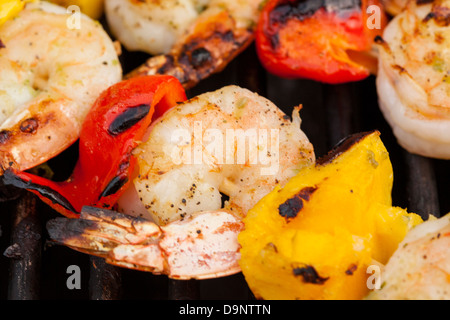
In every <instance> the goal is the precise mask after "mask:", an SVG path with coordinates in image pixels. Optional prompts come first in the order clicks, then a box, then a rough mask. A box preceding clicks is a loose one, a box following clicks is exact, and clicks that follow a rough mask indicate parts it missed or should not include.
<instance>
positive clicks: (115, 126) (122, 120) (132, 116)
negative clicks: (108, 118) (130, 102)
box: [108, 104, 150, 136]
mask: <svg viewBox="0 0 450 320" xmlns="http://www.w3.org/2000/svg"><path fill="white" fill-rule="evenodd" d="M149 112H150V105H148V104H141V105H139V106H136V107H131V108H127V109H126V110H125V111H124V112H122V113H121V114H119V115H118V116H117V117H116V118H115V119H114V120H113V121H112V122H111V124H110V125H109V128H108V133H109V134H110V135H111V136H117V135H119V134H121V133H122V132H125V131H126V130H128V129H130V128H131V127H132V126H134V125H135V124H136V123H138V122H139V121H141V120H142V119H144V118H145V117H146V116H147V115H148V113H149Z"/></svg>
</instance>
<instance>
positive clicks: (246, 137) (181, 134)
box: [119, 86, 315, 225]
mask: <svg viewBox="0 0 450 320" xmlns="http://www.w3.org/2000/svg"><path fill="white" fill-rule="evenodd" d="M300 124H301V120H300V116H299V109H298V108H295V109H294V112H293V116H292V121H291V120H290V117H288V116H286V115H285V114H284V113H283V112H282V111H281V110H280V109H278V108H277V107H276V106H275V105H274V104H273V103H272V102H270V101H268V100H267V99H265V98H263V97H261V96H259V95H257V94H256V93H253V92H251V91H249V90H247V89H243V88H240V87H237V86H226V87H224V88H222V89H219V90H217V91H214V92H209V93H205V94H202V95H199V96H197V97H195V98H193V99H191V100H188V101H187V102H184V103H182V104H180V105H178V106H177V107H175V108H173V109H171V110H169V111H168V112H167V113H166V114H165V115H164V116H163V117H162V118H160V119H159V120H157V121H156V122H155V123H154V124H153V125H152V129H151V131H150V135H149V138H148V139H147V140H146V142H144V143H142V144H141V145H139V146H138V147H137V148H136V149H135V151H134V155H135V156H136V158H137V161H138V164H139V174H138V176H137V177H136V178H135V179H134V180H133V183H134V186H132V187H130V188H129V189H128V190H127V191H126V192H125V194H124V195H123V196H122V198H120V199H119V208H120V210H121V211H123V212H125V213H128V214H138V215H142V216H143V217H145V218H148V219H152V220H154V221H155V222H156V223H158V224H160V225H164V224H167V223H169V222H173V221H175V220H179V219H181V218H183V217H185V216H188V215H190V214H192V213H194V212H198V211H215V210H220V209H221V208H222V200H223V199H222V194H224V195H226V196H227V197H229V198H228V199H227V201H226V202H225V207H224V208H225V209H228V210H232V211H233V212H235V214H236V215H238V216H241V217H244V216H245V214H246V212H247V211H248V210H249V209H250V208H251V207H253V206H254V205H255V204H256V202H257V201H259V200H260V199H261V198H262V197H263V196H264V195H266V194H267V193H269V192H270V191H271V190H272V189H273V188H274V187H275V185H276V184H283V183H284V182H286V181H287V180H288V179H289V178H291V177H292V176H294V175H295V173H296V172H297V170H299V169H300V168H302V167H303V166H306V165H311V164H312V163H314V161H315V158H314V152H313V148H312V145H311V143H310V142H309V141H308V139H307V137H306V135H305V134H304V133H303V132H302V131H301V129H300ZM133 199H138V200H140V201H133ZM136 203H137V204H138V205H140V209H139V207H137V208H136V207H134V208H133V207H131V206H132V205H134V204H136ZM142 209H143V210H142Z"/></svg>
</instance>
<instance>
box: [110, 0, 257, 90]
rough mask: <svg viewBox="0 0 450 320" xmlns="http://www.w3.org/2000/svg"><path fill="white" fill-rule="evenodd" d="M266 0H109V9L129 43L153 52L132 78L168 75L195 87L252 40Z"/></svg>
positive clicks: (124, 41)
mask: <svg viewBox="0 0 450 320" xmlns="http://www.w3.org/2000/svg"><path fill="white" fill-rule="evenodd" d="M262 2H263V1H262V0H245V1H237V0H232V1H220V0H183V1H178V0H169V1H133V0H106V2H105V11H106V17H107V20H108V24H109V26H110V27H111V31H112V33H113V34H114V35H115V36H116V38H117V39H118V40H119V41H120V42H121V43H122V44H123V45H124V47H125V48H127V49H128V50H130V51H136V50H137V51H143V52H147V53H149V54H152V55H154V56H153V57H151V58H150V59H149V60H147V62H146V63H145V64H144V65H142V66H141V67H138V68H137V69H136V70H134V71H132V72H131V73H130V74H129V75H127V77H135V76H138V75H153V74H158V73H162V74H168V75H172V76H175V77H176V78H178V80H180V82H181V83H182V84H183V86H184V87H185V88H190V87H192V86H194V85H195V84H197V83H198V82H199V81H201V80H202V79H204V78H206V77H208V76H209V75H211V74H212V73H216V72H220V71H221V70H222V69H223V68H224V67H225V66H226V65H227V64H228V63H229V62H230V61H231V60H232V59H233V58H234V57H235V56H236V55H238V54H239V53H240V52H241V51H243V50H244V49H245V48H246V47H247V46H248V45H249V44H250V43H251V42H252V41H253V37H254V28H255V26H256V22H257V20H258V17H259V8H260V5H261V3H262Z"/></svg>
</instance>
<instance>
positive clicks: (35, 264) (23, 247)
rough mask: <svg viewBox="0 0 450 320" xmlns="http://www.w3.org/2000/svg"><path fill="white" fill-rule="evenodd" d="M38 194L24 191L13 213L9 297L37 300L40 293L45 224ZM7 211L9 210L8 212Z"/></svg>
mask: <svg viewBox="0 0 450 320" xmlns="http://www.w3.org/2000/svg"><path fill="white" fill-rule="evenodd" d="M36 201H37V199H36V197H35V196H34V195H33V194H31V193H26V194H23V196H22V197H21V198H20V199H19V200H18V202H17V205H16V207H15V211H14V212H9V214H12V215H13V225H12V230H13V232H12V236H11V246H9V247H8V248H7V249H6V251H5V253H4V254H5V255H6V256H8V257H9V258H10V259H11V262H10V275H9V287H8V299H9V300H36V299H38V298H39V294H40V268H41V252H42V251H41V250H42V240H43V237H42V228H41V223H40V220H39V217H38V213H37V211H36ZM4 214H6V213H4Z"/></svg>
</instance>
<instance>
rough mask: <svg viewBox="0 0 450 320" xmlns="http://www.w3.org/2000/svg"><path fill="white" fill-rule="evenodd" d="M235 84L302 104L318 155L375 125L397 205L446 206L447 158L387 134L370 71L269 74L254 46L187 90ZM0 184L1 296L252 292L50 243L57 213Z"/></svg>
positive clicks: (423, 210) (227, 281) (131, 57)
mask: <svg viewBox="0 0 450 320" xmlns="http://www.w3.org/2000/svg"><path fill="white" fill-rule="evenodd" d="M145 57H146V56H145V55H142V54H130V53H126V52H125V53H124V54H123V56H122V60H123V61H122V62H123V65H124V69H125V70H124V71H125V72H126V71H127V70H131V69H133V68H134V67H135V66H137V65H139V64H140V63H141V62H142V61H143V60H144V59H145ZM229 84H236V85H240V86H242V87H245V88H248V89H250V90H252V91H254V92H258V93H259V94H261V95H263V96H265V97H267V98H268V99H269V100H271V101H273V102H274V103H275V104H276V105H277V106H279V107H280V108H281V109H282V110H283V111H285V112H286V113H287V114H289V115H290V114H291V112H292V108H293V107H294V106H295V105H298V104H300V103H301V104H303V109H302V111H301V113H300V115H301V118H302V120H303V123H302V129H303V131H304V132H305V133H306V134H307V136H308V137H309V139H310V140H311V142H312V143H313V145H314V147H315V151H316V155H317V156H321V155H324V154H325V153H327V152H328V151H329V150H330V149H331V148H332V147H333V146H334V145H335V144H336V143H337V142H338V141H339V140H341V139H342V138H344V137H346V136H347V135H349V134H352V133H356V132H361V131H369V130H373V129H377V130H379V131H380V132H381V138H382V140H383V142H384V143H385V145H386V147H387V149H388V151H389V153H390V156H391V161H392V164H393V167H394V189H393V203H394V205H397V206H401V207H404V208H405V207H406V208H408V209H409V210H410V211H413V212H416V213H418V214H420V215H422V216H423V217H426V216H427V214H428V213H433V214H434V215H436V216H440V215H443V214H444V213H447V212H449V211H450V200H449V197H448V195H449V194H450V185H449V183H448V181H450V179H449V178H450V165H449V163H448V162H446V161H442V160H434V159H427V158H423V157H420V156H416V155H412V154H409V153H407V152H406V151H404V150H403V149H402V148H401V147H400V146H399V145H398V144H397V143H396V140H395V138H394V136H393V135H392V132H391V129H390V127H389V126H388V124H387V123H386V122H385V120H384V118H383V116H382V114H381V113H380V111H379V109H378V105H377V95H376V88H375V82H374V77H370V78H368V79H366V80H364V81H361V82H357V83H350V84H344V85H335V86H332V85H324V84H320V83H317V82H312V81H308V80H286V79H280V78H277V77H274V76H272V75H270V74H267V73H266V72H265V71H264V70H263V68H262V67H261V66H260V64H259V62H258V59H257V56H256V53H255V49H254V47H253V46H251V47H249V48H248V49H247V50H246V51H244V52H243V53H242V54H241V55H240V56H239V57H238V58H237V59H236V60H235V61H233V62H232V63H231V64H230V65H229V66H228V67H227V68H226V69H225V70H224V71H223V72H221V73H220V74H216V75H213V76H212V77H211V78H210V79H208V80H205V81H203V82H202V83H200V84H199V85H198V86H197V87H195V88H193V89H192V90H191V91H189V92H188V96H190V97H192V96H195V95H197V94H199V93H203V92H207V91H211V90H215V89H218V88H221V87H222V86H225V85H229ZM76 152H77V145H74V146H73V147H71V148H69V149H68V150H67V151H65V152H64V153H63V154H61V155H60V156H58V157H57V158H55V159H53V160H51V161H50V165H51V166H52V168H53V169H54V170H55V179H64V178H65V177H67V176H68V175H69V174H70V172H71V169H72V167H73V165H74V161H75V160H74V159H76ZM1 189H2V195H1V196H2V198H3V199H4V200H6V199H9V201H2V202H1V203H0V208H1V209H0V210H1V215H0V227H1V236H0V250H1V251H2V253H3V252H4V254H3V255H2V256H1V257H0V298H1V299H10V300H13V299H14V300H17V299H92V300H110V299H155V300H167V299H169V300H173V299H185V300H189V299H209V300H214V299H217V300H218V299H234V300H245V299H252V298H253V296H252V294H251V292H250V291H249V289H248V287H247V285H246V283H245V280H244V278H243V276H242V274H237V275H235V276H231V277H227V278H221V279H214V280H203V281H176V280H170V279H168V278H167V277H165V276H155V275H152V274H149V273H144V272H139V271H132V270H128V269H122V268H117V267H114V266H111V265H107V264H105V262H104V261H103V260H102V259H99V258H94V257H90V256H88V255H85V254H82V253H78V252H76V251H73V250H70V249H68V248H66V247H61V246H56V245H52V244H51V243H49V242H48V236H47V233H46V229H45V223H46V222H47V221H48V220H49V219H52V218H54V217H56V216H58V214H57V213H56V212H54V211H52V210H51V209H49V208H48V207H47V206H45V205H44V204H43V203H41V202H40V201H39V200H36V198H35V197H34V196H33V195H31V194H30V193H27V192H18V191H16V190H5V189H4V188H1ZM71 265H76V266H78V267H80V270H81V289H79V290H78V289H73V290H69V289H68V288H67V285H66V281H67V279H68V278H69V276H70V275H71V274H70V273H67V268H68V267H69V266H71Z"/></svg>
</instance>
